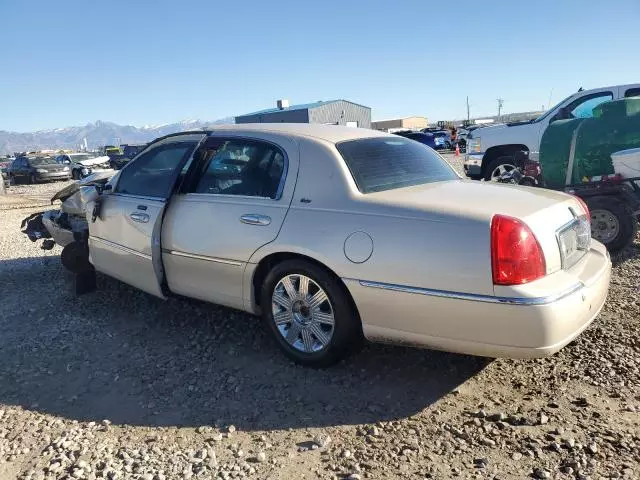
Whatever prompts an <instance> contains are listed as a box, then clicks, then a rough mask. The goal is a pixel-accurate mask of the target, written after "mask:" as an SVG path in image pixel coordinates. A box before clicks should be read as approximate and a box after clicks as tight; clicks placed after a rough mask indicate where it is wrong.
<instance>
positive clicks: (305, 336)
mask: <svg viewBox="0 0 640 480" xmlns="http://www.w3.org/2000/svg"><path fill="white" fill-rule="evenodd" d="M302 343H304V351H305V352H308V353H311V352H313V337H312V336H311V331H310V330H309V328H303V329H302Z"/></svg>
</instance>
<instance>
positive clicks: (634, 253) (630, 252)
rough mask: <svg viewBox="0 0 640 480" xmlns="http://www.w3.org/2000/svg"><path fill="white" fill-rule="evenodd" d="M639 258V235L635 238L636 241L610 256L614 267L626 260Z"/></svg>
mask: <svg viewBox="0 0 640 480" xmlns="http://www.w3.org/2000/svg"><path fill="white" fill-rule="evenodd" d="M639 256H640V235H639V236H638V237H636V241H635V242H633V243H632V244H631V245H629V246H628V247H627V248H625V249H624V250H622V251H620V252H618V253H615V254H613V255H611V261H612V262H613V264H614V266H616V265H620V264H623V263H625V262H626V261H628V260H633V259H634V258H636V257H639Z"/></svg>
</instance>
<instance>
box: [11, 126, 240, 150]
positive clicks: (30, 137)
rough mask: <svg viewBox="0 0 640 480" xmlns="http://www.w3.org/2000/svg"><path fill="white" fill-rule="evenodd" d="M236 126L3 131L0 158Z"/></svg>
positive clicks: (146, 140)
mask: <svg viewBox="0 0 640 480" xmlns="http://www.w3.org/2000/svg"><path fill="white" fill-rule="evenodd" d="M228 123H233V117H228V118H222V119H220V120H215V121H201V120H184V121H181V122H177V123H170V124H165V125H145V126H144V127H134V126H132V125H118V124H116V123H111V122H104V121H101V120H98V121H96V122H94V123H88V124H87V125H84V126H79V127H66V128H55V129H52V130H40V131H37V132H29V133H17V132H6V131H3V130H0V154H7V153H13V152H23V151H32V150H41V149H49V148H51V149H60V148H69V149H71V148H78V147H79V146H80V145H81V144H83V142H84V139H85V138H86V139H87V145H88V146H89V148H93V147H98V146H101V145H114V144H118V143H120V144H123V143H144V142H148V141H150V140H153V139H154V138H158V137H161V136H163V135H168V134H169V133H175V132H184V131H187V130H200V129H203V128H207V127H210V126H213V125H220V124H228Z"/></svg>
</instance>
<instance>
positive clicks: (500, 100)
mask: <svg viewBox="0 0 640 480" xmlns="http://www.w3.org/2000/svg"><path fill="white" fill-rule="evenodd" d="M502 105H504V99H502V98H498V120H500V114H501V113H502Z"/></svg>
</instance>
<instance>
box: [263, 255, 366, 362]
mask: <svg viewBox="0 0 640 480" xmlns="http://www.w3.org/2000/svg"><path fill="white" fill-rule="evenodd" d="M296 274H297V275H304V276H306V277H308V278H309V279H311V280H313V282H315V283H316V284H317V285H318V286H319V287H320V288H322V289H323V290H324V291H325V293H326V294H327V297H328V299H329V302H330V303H331V307H332V309H333V315H334V325H333V334H332V336H331V339H330V340H329V343H328V344H327V346H326V347H324V348H323V349H321V350H319V351H316V352H312V353H307V352H303V351H301V350H298V349H296V348H295V347H293V346H292V345H290V344H289V343H288V342H287V341H286V340H285V338H284V337H283V336H282V334H281V333H280V331H279V330H278V327H277V326H276V324H275V322H274V321H273V312H272V296H273V292H274V290H275V288H276V286H277V284H278V283H279V282H280V280H282V279H283V278H285V277H286V276H287V275H296ZM260 297H261V302H260V305H261V306H262V318H263V320H264V322H265V323H266V325H267V328H268V329H269V331H271V333H272V334H273V336H274V338H275V339H276V342H277V343H278V345H279V346H280V348H281V349H282V351H283V352H284V353H285V355H287V357H289V358H290V359H291V360H293V361H294V362H296V363H299V364H301V365H305V366H308V367H314V368H320V367H327V366H330V365H333V364H335V363H336V362H339V361H340V360H342V359H343V358H345V357H346V356H347V355H349V354H350V353H351V352H353V351H354V350H355V349H356V348H357V347H359V346H360V345H361V344H362V338H363V336H362V324H361V323H360V317H359V315H358V312H357V310H356V308H355V306H354V304H353V302H352V300H351V298H350V296H349V293H348V292H347V289H346V287H345V286H344V285H343V284H342V283H341V282H340V280H339V279H337V278H335V276H334V275H332V274H331V273H330V272H328V271H327V270H325V269H324V268H321V267H319V266H317V265H315V264H313V263H311V262H308V261H305V260H286V261H284V262H281V263H279V264H277V265H275V266H274V267H273V268H272V269H271V271H270V272H269V273H268V274H267V277H266V278H265V280H264V283H263V285H262V291H261V296H260Z"/></svg>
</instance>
